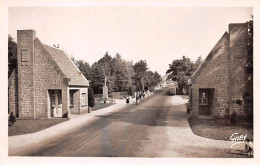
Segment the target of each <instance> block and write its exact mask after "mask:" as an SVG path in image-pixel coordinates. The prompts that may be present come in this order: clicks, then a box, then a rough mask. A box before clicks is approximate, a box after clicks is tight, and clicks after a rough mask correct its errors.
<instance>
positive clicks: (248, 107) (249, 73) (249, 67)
mask: <svg viewBox="0 0 260 168" xmlns="http://www.w3.org/2000/svg"><path fill="white" fill-rule="evenodd" d="M253 28H254V27H253V17H252V20H250V21H248V54H247V59H246V64H245V67H244V69H245V72H246V73H245V74H246V84H245V92H244V95H243V97H244V101H245V102H246V103H245V112H246V113H247V114H248V120H250V121H252V120H253V35H254V30H253Z"/></svg>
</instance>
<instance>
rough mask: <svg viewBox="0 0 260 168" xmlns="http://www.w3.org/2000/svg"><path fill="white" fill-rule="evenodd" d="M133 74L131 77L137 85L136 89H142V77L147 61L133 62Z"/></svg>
mask: <svg viewBox="0 0 260 168" xmlns="http://www.w3.org/2000/svg"><path fill="white" fill-rule="evenodd" d="M133 68H134V72H135V75H134V77H133V79H134V83H135V84H136V85H137V86H138V89H140V90H144V78H145V75H146V72H147V70H148V68H147V63H146V61H145V60H144V61H143V60H140V61H138V62H137V63H135V64H134V67H133Z"/></svg>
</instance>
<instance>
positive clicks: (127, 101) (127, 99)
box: [126, 97, 129, 105]
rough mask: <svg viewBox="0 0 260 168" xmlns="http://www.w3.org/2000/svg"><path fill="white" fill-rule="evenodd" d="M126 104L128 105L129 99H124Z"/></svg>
mask: <svg viewBox="0 0 260 168" xmlns="http://www.w3.org/2000/svg"><path fill="white" fill-rule="evenodd" d="M126 104H127V105H129V97H127V98H126Z"/></svg>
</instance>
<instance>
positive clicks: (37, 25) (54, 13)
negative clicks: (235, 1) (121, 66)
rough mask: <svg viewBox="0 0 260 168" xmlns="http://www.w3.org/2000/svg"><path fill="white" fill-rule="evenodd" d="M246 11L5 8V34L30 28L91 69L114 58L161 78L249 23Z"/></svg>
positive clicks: (160, 8) (246, 9)
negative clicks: (232, 28)
mask: <svg viewBox="0 0 260 168" xmlns="http://www.w3.org/2000/svg"><path fill="white" fill-rule="evenodd" d="M252 13H253V11H252V8H250V7H109V6H107V7H105V6H104V7H101V6H99V7H94V6H92V7H9V11H8V26H9V27H8V32H9V34H10V35H11V36H12V37H14V38H15V40H16V36H17V33H16V32H17V30H22V29H34V30H36V36H37V37H38V38H39V39H40V40H41V42H42V43H44V44H47V45H50V46H52V45H53V44H59V46H61V47H62V48H64V49H65V50H66V52H67V53H69V54H70V55H72V56H73V57H74V58H75V59H77V60H79V59H82V60H84V61H86V62H88V63H89V64H90V65H92V64H93V63H94V62H96V61H98V60H99V59H100V58H101V57H103V56H104V54H105V52H106V51H108V53H109V54H110V55H111V56H115V55H116V53H119V54H120V55H121V56H122V58H123V59H125V60H128V61H131V60H132V61H133V62H137V61H138V60H141V59H142V60H146V61H147V63H148V67H149V70H152V71H157V72H159V73H160V74H161V75H165V72H166V70H167V69H168V68H169V64H170V63H172V61H173V60H175V59H181V58H182V56H187V57H189V58H191V60H193V61H195V60H196V59H197V58H198V57H199V56H202V58H203V59H205V58H206V57H207V55H208V54H209V52H210V51H211V49H212V48H213V47H214V45H215V44H216V43H217V42H218V40H219V39H220V38H221V37H222V35H223V34H224V33H225V32H226V31H227V32H228V25H229V24H230V23H244V22H246V21H248V20H250V19H251V15H252Z"/></svg>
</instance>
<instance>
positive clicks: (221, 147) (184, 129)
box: [166, 96, 248, 158]
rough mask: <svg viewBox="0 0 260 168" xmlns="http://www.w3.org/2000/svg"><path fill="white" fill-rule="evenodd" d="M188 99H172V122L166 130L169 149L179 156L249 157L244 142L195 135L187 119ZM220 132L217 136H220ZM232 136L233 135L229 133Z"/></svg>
mask: <svg viewBox="0 0 260 168" xmlns="http://www.w3.org/2000/svg"><path fill="white" fill-rule="evenodd" d="M186 102H187V99H182V98H181V97H180V96H175V97H173V99H172V105H173V106H172V107H171V109H170V111H172V112H173V113H172V115H171V117H172V118H173V119H174V120H173V121H172V122H170V123H167V127H166V132H167V134H168V136H169V139H168V141H169V142H170V143H168V144H169V146H168V147H167V148H168V150H169V151H176V153H178V156H177V157H221V158H223V157H248V156H247V155H246V154H245V153H243V150H244V143H240V144H237V145H234V146H233V147H232V148H231V145H232V144H233V142H232V141H224V140H214V139H209V138H204V137H201V136H198V135H195V134H194V133H193V132H192V130H191V128H190V125H189V122H188V120H187V114H186V109H185V105H184V103H186ZM220 134H221V133H220V132H217V133H216V136H220ZM229 136H231V135H229Z"/></svg>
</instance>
